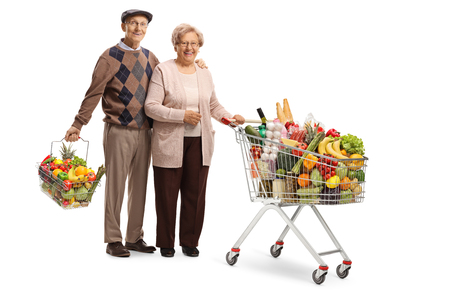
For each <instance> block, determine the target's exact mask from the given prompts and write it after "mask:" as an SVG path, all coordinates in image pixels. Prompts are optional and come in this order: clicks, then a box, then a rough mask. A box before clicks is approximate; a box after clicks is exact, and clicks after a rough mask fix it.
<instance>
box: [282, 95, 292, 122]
mask: <svg viewBox="0 0 450 300" xmlns="http://www.w3.org/2000/svg"><path fill="white" fill-rule="evenodd" d="M283 112H284V116H285V117H286V120H287V121H288V122H294V117H292V112H291V108H290V107H289V102H288V100H287V99H286V98H285V99H284V100H283Z"/></svg>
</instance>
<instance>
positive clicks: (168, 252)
mask: <svg viewBox="0 0 450 300" xmlns="http://www.w3.org/2000/svg"><path fill="white" fill-rule="evenodd" d="M160 251H161V256H164V257H173V256H174V255H175V249H173V248H161V249H160Z"/></svg>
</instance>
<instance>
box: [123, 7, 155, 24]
mask: <svg viewBox="0 0 450 300" xmlns="http://www.w3.org/2000/svg"><path fill="white" fill-rule="evenodd" d="M135 15H144V16H146V17H147V19H148V22H149V23H150V21H151V20H152V18H153V15H152V14H151V13H149V12H148V11H145V10H140V9H129V10H126V11H124V12H123V13H122V18H121V20H122V23H125V20H126V19H127V18H128V17H130V16H135Z"/></svg>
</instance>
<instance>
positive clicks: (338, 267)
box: [336, 264, 350, 279]
mask: <svg viewBox="0 0 450 300" xmlns="http://www.w3.org/2000/svg"><path fill="white" fill-rule="evenodd" d="M341 265H342V264H340V265H339V266H337V268H336V274H337V276H339V278H342V279H344V278H345V277H347V276H348V271H350V268H348V269H345V271H344V272H341Z"/></svg>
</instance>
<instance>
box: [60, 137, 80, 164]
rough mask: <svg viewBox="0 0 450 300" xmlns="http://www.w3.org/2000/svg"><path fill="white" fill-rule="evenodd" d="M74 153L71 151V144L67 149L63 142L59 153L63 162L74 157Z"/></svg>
mask: <svg viewBox="0 0 450 300" xmlns="http://www.w3.org/2000/svg"><path fill="white" fill-rule="evenodd" d="M75 151H76V150H72V143H70V145H69V147H67V146H66V144H64V142H63V143H62V146H61V150H60V151H59V153H61V158H62V160H64V161H65V160H66V159H72V158H73V156H74V155H75Z"/></svg>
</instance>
